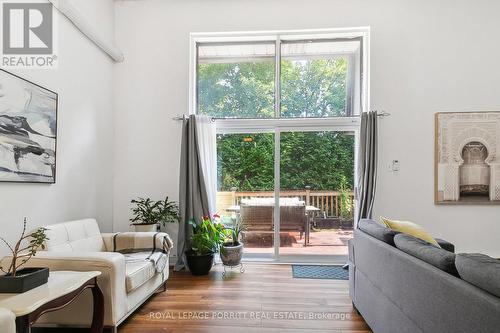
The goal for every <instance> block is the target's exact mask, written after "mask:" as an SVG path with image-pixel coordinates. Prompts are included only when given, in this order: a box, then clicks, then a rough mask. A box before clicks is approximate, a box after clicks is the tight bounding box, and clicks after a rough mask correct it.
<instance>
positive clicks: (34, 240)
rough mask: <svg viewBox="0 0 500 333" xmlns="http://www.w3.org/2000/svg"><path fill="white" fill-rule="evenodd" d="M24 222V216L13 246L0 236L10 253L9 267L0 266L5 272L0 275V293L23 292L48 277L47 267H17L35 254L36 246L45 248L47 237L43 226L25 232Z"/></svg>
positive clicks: (42, 282)
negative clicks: (19, 235) (20, 231)
mask: <svg viewBox="0 0 500 333" xmlns="http://www.w3.org/2000/svg"><path fill="white" fill-rule="evenodd" d="M26 224H27V222H26V218H24V222H23V231H22V233H21V237H20V238H19V240H18V241H17V243H16V244H15V245H14V246H11V245H10V244H9V243H8V242H7V241H6V240H5V239H4V238H2V237H0V240H2V242H4V243H5V245H7V247H8V248H9V250H10V252H11V254H12V259H11V261H10V264H9V267H0V270H2V272H4V273H5V275H3V276H0V293H23V292H25V291H28V290H31V289H33V288H36V287H38V286H41V285H42V284H45V283H47V280H48V278H49V269H48V268H47V267H44V268H23V269H19V268H20V267H21V266H22V265H24V264H25V263H27V262H28V261H29V260H30V259H31V257H34V256H35V255H36V251H37V249H38V248H42V249H45V244H44V243H45V241H46V240H47V239H48V238H47V236H46V235H45V231H46V230H47V229H45V228H38V229H36V230H35V231H33V232H31V233H28V234H26Z"/></svg>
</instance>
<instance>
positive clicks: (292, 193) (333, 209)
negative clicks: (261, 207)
mask: <svg viewBox="0 0 500 333" xmlns="http://www.w3.org/2000/svg"><path fill="white" fill-rule="evenodd" d="M280 196H281V197H282V198H299V199H300V200H303V201H305V203H306V205H308V206H314V207H317V208H319V209H320V211H321V216H324V217H338V216H339V213H340V210H341V200H340V192H338V191H315V190H310V189H307V188H306V189H304V190H289V191H281V193H280ZM270 197H271V198H272V197H274V191H242V192H238V191H221V192H218V193H217V209H218V210H219V211H221V212H222V211H223V210H225V209H226V208H227V207H230V206H233V205H239V204H240V203H241V199H250V198H270ZM349 198H350V200H349V201H350V203H351V205H352V206H353V205H354V193H353V192H350V193H349ZM351 208H353V207H351ZM351 212H354V209H351Z"/></svg>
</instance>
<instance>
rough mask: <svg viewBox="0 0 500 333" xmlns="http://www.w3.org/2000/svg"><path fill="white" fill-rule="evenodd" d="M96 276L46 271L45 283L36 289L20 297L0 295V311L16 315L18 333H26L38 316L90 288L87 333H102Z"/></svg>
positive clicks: (83, 273) (101, 317) (101, 307)
mask: <svg viewBox="0 0 500 333" xmlns="http://www.w3.org/2000/svg"><path fill="white" fill-rule="evenodd" d="M99 275H101V272H73V271H55V272H50V275H49V281H48V282H47V283H46V284H44V285H42V286H40V287H37V288H35V289H32V290H29V291H27V292H25V293H22V294H0V308H6V309H9V310H10V311H12V312H13V313H14V314H15V315H16V327H17V332H18V333H28V332H30V327H31V325H32V324H33V323H34V322H35V321H36V320H37V319H38V318H39V317H40V316H41V315H43V314H44V313H46V312H51V311H56V310H59V309H61V308H63V307H65V306H66V305H68V304H69V303H71V302H72V301H73V300H74V299H75V298H76V297H78V295H80V294H81V293H82V292H83V291H84V290H85V289H88V288H90V289H91V290H92V296H93V300H94V312H93V317H92V326H91V329H90V332H91V333H102V330H103V323H104V297H103V294H102V291H101V289H100V288H99V285H98V284H97V277H98V276H99Z"/></svg>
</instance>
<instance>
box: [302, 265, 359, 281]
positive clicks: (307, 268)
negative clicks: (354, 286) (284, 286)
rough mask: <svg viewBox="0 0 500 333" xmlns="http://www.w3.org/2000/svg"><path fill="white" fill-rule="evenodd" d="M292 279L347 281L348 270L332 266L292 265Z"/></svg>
mask: <svg viewBox="0 0 500 333" xmlns="http://www.w3.org/2000/svg"><path fill="white" fill-rule="evenodd" d="M292 274H293V277H294V278H299V279H331V280H349V270H346V269H343V268H342V266H334V265H292Z"/></svg>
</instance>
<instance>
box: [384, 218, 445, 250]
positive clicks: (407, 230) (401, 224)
mask: <svg viewBox="0 0 500 333" xmlns="http://www.w3.org/2000/svg"><path fill="white" fill-rule="evenodd" d="M380 220H381V221H382V223H383V224H384V225H385V226H386V227H387V228H390V229H392V230H394V231H399V232H402V233H404V234H408V235H411V236H413V237H417V238H420V239H422V240H424V241H426V242H427V243H431V244H432V245H434V246H437V247H440V246H439V244H438V242H436V240H435V239H434V238H432V236H431V235H429V234H428V233H427V231H425V230H424V228H422V227H421V226H419V225H418V224H416V223H413V222H409V221H397V220H390V219H388V218H385V217H381V218H380Z"/></svg>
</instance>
